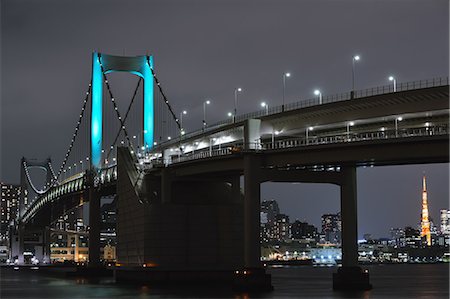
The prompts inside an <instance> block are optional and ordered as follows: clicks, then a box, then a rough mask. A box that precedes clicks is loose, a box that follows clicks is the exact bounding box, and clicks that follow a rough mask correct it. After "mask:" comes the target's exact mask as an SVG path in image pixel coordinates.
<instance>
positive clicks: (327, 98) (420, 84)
mask: <svg viewBox="0 0 450 299" xmlns="http://www.w3.org/2000/svg"><path fill="white" fill-rule="evenodd" d="M447 85H449V77H436V78H432V79H427V80H418V81H411V82H404V83H397V84H396V91H395V92H402V91H408V90H416V89H422V88H430V87H439V86H447ZM388 93H394V85H393V84H386V85H381V86H377V87H372V88H367V89H362V90H355V92H354V94H353V95H354V96H353V98H352V92H344V93H339V94H332V95H324V96H322V103H323V104H327V103H334V102H340V101H346V100H351V99H358V98H365V97H370V96H375V95H381V94H388ZM316 105H320V104H319V98H318V97H314V98H310V99H305V100H300V101H296V102H293V103H287V104H285V105H284V111H292V110H296V109H301V108H307V107H311V106H316ZM281 112H283V107H282V105H279V106H273V107H269V109H268V111H267V113H266V110H265V109H261V110H258V111H254V112H250V113H245V114H242V115H238V116H236V122H241V121H244V120H246V119H250V118H259V117H263V116H267V115H273V114H277V113H281ZM232 123H233V120H232V118H228V119H224V120H221V121H219V122H217V123H214V124H212V125H209V126H207V127H206V128H204V129H199V130H196V131H193V132H189V133H187V134H184V135H183V137H182V138H183V139H186V138H190V137H193V136H196V135H199V134H201V133H205V132H209V131H213V130H215V129H218V128H220V127H222V126H225V125H229V124H232ZM176 142H180V138H179V137H178V138H174V139H172V140H170V141H165V142H163V143H160V144H158V146H157V147H156V148H155V149H157V148H158V147H162V146H165V145H168V144H173V143H176Z"/></svg>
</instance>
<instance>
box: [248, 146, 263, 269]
mask: <svg viewBox="0 0 450 299" xmlns="http://www.w3.org/2000/svg"><path fill="white" fill-rule="evenodd" d="M259 171H260V159H259V157H258V156H257V155H253V154H249V155H246V156H245V157H244V198H245V200H244V201H245V202H244V238H245V239H244V244H245V251H244V260H245V267H246V268H261V267H262V265H261V244H260V226H261V224H260V193H261V190H260V182H259Z"/></svg>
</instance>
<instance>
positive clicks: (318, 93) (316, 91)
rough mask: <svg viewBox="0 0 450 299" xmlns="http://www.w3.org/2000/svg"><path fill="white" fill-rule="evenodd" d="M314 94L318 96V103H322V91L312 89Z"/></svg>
mask: <svg viewBox="0 0 450 299" xmlns="http://www.w3.org/2000/svg"><path fill="white" fill-rule="evenodd" d="M314 94H315V95H316V96H319V105H321V104H322V93H321V92H320V90H318V89H316V90H314Z"/></svg>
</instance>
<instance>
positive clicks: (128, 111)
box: [106, 77, 142, 159]
mask: <svg viewBox="0 0 450 299" xmlns="http://www.w3.org/2000/svg"><path fill="white" fill-rule="evenodd" d="M141 81H142V78H141V77H139V80H138V83H137V85H136V89H135V90H134V93H133V97H132V98H131V101H130V104H129V105H128V109H127V112H126V113H125V117H124V118H123V124H125V122H126V120H127V118H128V114H129V113H130V110H131V106H132V105H133V103H134V99H135V98H136V94H137V92H138V90H139V86H140V85H141ZM121 131H122V127H121V128H119V130H118V131H117V134H116V138H115V139H114V142H113V143H112V144H111V145H115V144H116V143H117V140H118V139H119V136H120V132H121ZM128 142H130V139H128ZM129 144H130V145H131V146H133V145H132V144H131V143H129ZM111 152H112V149H111V147H110V148H109V151H108V155H107V156H106V159H109V156H110V154H111Z"/></svg>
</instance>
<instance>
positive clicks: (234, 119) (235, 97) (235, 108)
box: [233, 87, 242, 122]
mask: <svg viewBox="0 0 450 299" xmlns="http://www.w3.org/2000/svg"><path fill="white" fill-rule="evenodd" d="M241 91H242V88H240V87H238V88H235V89H234V117H233V122H236V115H237V102H238V92H241Z"/></svg>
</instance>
